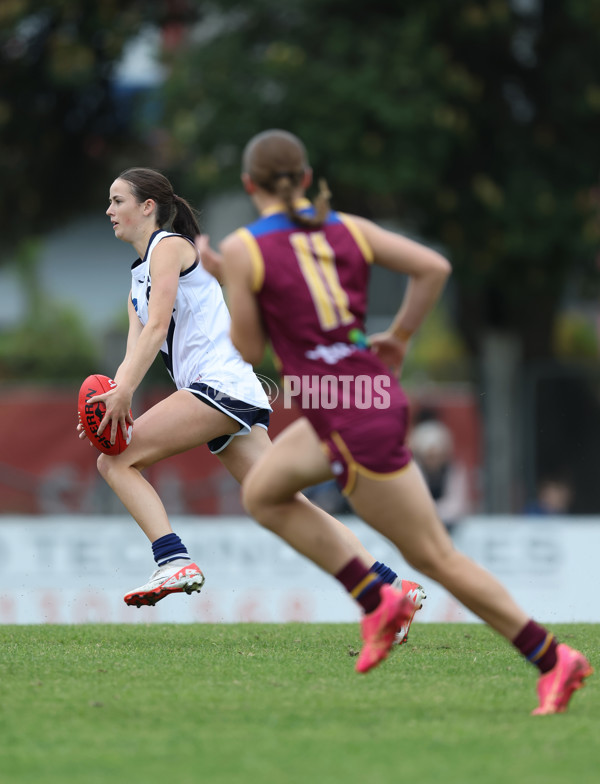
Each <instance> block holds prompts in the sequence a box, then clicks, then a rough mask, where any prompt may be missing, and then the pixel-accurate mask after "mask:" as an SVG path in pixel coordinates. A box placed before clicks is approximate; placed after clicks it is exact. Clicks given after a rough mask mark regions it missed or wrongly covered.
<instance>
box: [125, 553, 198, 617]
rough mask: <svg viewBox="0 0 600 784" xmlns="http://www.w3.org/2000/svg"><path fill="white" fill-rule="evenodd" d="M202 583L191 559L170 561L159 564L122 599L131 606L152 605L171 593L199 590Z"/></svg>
mask: <svg viewBox="0 0 600 784" xmlns="http://www.w3.org/2000/svg"><path fill="white" fill-rule="evenodd" d="M203 585H204V575H203V574H202V572H201V571H200V568H199V567H198V566H197V565H196V564H195V563H193V561H187V560H186V561H183V560H181V559H179V560H177V561H171V562H169V563H167V564H165V565H164V566H160V567H159V568H158V569H157V570H156V571H155V572H154V573H153V574H152V576H151V577H150V579H149V580H148V582H147V583H146V584H145V585H142V586H140V587H139V588H135V590H133V591H130V592H129V593H127V594H125V596H124V597H123V601H124V602H125V604H129V605H131V606H132V607H141V606H142V605H147V606H150V607H153V606H154V605H155V604H156V602H160V600H161V599H164V598H165V596H168V595H169V594H171V593H184V592H185V593H187V594H191V593H193V592H194V591H200V589H201V588H202V586H203Z"/></svg>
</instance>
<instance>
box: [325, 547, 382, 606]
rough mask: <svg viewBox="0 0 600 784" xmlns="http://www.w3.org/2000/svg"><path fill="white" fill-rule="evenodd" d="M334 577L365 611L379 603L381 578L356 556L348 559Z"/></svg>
mask: <svg viewBox="0 0 600 784" xmlns="http://www.w3.org/2000/svg"><path fill="white" fill-rule="evenodd" d="M335 577H336V579H337V580H339V581H340V582H341V584H342V585H343V586H344V588H345V589H346V590H347V591H348V593H349V594H350V595H351V596H352V597H353V598H354V599H356V601H357V602H358V603H359V604H360V606H361V607H362V608H363V610H364V611H365V612H366V613H369V612H373V610H374V609H375V608H376V607H377V606H378V605H379V602H380V601H381V598H380V596H379V591H380V589H381V586H382V585H383V580H382V579H381V577H380V575H378V574H377V572H374V571H373V570H372V569H367V567H366V566H365V565H364V564H363V563H362V561H360V560H359V559H358V558H353V559H352V560H351V561H349V562H348V563H347V564H346V566H344V568H343V569H341V570H340V571H339V572H338V573H337V574H336V575H335Z"/></svg>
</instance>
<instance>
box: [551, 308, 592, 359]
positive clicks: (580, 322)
mask: <svg viewBox="0 0 600 784" xmlns="http://www.w3.org/2000/svg"><path fill="white" fill-rule="evenodd" d="M553 340H554V348H555V353H556V356H557V357H559V358H562V359H582V360H596V361H597V360H598V355H599V353H600V352H599V350H598V349H599V346H598V325H597V324H596V323H594V320H593V319H592V318H590V317H589V316H586V315H585V314H584V313H578V312H573V311H564V312H563V313H561V314H560V315H559V317H558V318H557V320H556V324H555V328H554V335H553Z"/></svg>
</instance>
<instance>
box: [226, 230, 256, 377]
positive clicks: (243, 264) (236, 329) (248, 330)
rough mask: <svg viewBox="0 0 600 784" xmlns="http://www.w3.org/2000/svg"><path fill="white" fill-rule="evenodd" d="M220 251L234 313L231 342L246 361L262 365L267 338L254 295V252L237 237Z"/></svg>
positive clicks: (232, 313) (232, 238) (233, 237)
mask: <svg viewBox="0 0 600 784" xmlns="http://www.w3.org/2000/svg"><path fill="white" fill-rule="evenodd" d="M220 250H221V256H222V260H223V261H222V267H223V279H224V282H225V289H226V291H227V304H228V306H229V311H230V313H231V341H232V343H233V345H234V346H235V347H236V348H237V350H238V351H239V352H240V354H241V355H242V357H243V358H244V359H245V360H246V362H249V363H250V364H251V365H258V364H259V363H260V362H261V360H262V358H263V356H264V353H265V348H266V344H267V335H266V332H265V329H264V326H263V322H262V318H261V315H260V308H259V305H258V302H257V299H256V296H255V293H254V288H253V270H252V261H251V258H250V253H249V251H248V248H247V247H246V245H245V244H244V242H243V240H242V239H241V238H240V237H239V236H238V235H236V234H230V235H229V237H226V238H225V239H224V240H223V242H222V243H221V245H220Z"/></svg>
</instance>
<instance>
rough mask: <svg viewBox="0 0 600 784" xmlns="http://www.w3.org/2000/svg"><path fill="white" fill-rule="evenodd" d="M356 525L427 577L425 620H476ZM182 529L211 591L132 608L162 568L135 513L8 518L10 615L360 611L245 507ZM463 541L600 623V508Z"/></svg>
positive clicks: (208, 618)
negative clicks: (128, 596)
mask: <svg viewBox="0 0 600 784" xmlns="http://www.w3.org/2000/svg"><path fill="white" fill-rule="evenodd" d="M348 524H349V526H350V527H351V528H352V529H353V530H354V531H355V532H356V533H357V535H358V536H359V537H360V539H361V540H362V541H363V543H364V544H365V546H366V547H367V548H368V549H369V550H370V552H371V553H373V555H374V556H375V557H376V558H378V559H379V560H380V561H385V562H386V563H387V564H388V565H389V566H391V567H392V568H394V569H395V570H396V571H397V572H398V573H399V574H400V575H401V576H402V577H407V578H409V579H414V580H419V581H421V582H422V583H423V585H424V586H425V587H426V590H427V594H428V598H427V601H426V602H425V605H424V607H423V610H422V611H421V612H420V613H419V615H418V616H417V618H418V620H419V621H425V622H427V621H471V620H476V619H475V618H474V616H472V615H471V614H470V613H468V612H467V611H465V610H464V609H463V608H462V607H461V605H459V604H458V603H457V602H456V601H455V600H454V599H453V598H452V597H451V596H449V595H448V593H447V592H446V591H444V590H443V589H442V588H441V587H439V586H437V585H435V584H433V583H431V582H430V581H429V580H427V579H426V578H425V577H423V576H422V575H419V574H418V573H417V572H415V571H414V570H412V569H411V568H409V567H408V566H407V565H406V563H405V562H404V561H403V560H402V558H401V557H400V556H399V555H398V553H397V551H396V549H395V548H394V547H392V546H391V545H390V543H389V542H388V541H387V540H385V539H384V538H383V537H381V536H380V535H379V534H377V533H376V532H374V531H373V530H372V529H370V528H368V527H367V526H366V525H364V524H363V523H362V522H360V521H358V520H356V519H354V518H348ZM172 525H173V528H174V530H175V531H176V532H177V533H178V534H179V535H180V536H181V538H182V539H183V541H184V542H185V543H186V545H187V547H188V549H189V551H190V554H191V555H192V557H193V558H194V559H195V560H196V561H197V562H198V564H199V565H200V568H201V569H202V570H203V571H204V573H205V575H206V583H205V586H204V588H203V589H202V593H201V594H199V595H198V594H193V595H192V596H187V595H185V594H181V595H177V596H173V597H169V598H167V599H165V600H163V601H162V602H160V604H158V605H157V606H156V607H153V608H149V607H144V608H141V609H137V608H132V607H127V606H126V605H125V604H124V602H123V594H125V593H126V592H127V591H129V590H131V589H133V588H135V587H136V586H138V585H141V584H142V583H144V582H145V581H146V579H147V577H148V576H149V575H150V573H151V572H152V570H153V568H154V562H153V560H152V556H151V549H150V545H149V543H148V542H147V540H146V538H145V536H144V535H143V534H142V533H141V531H140V530H139V529H138V527H137V526H136V525H135V523H134V522H133V521H132V520H131V519H130V518H129V517H108V518H107V517H80V518H79V517H77V518H76V517H68V516H64V517H63V516H61V517H17V516H15V517H11V516H5V517H0V559H1V560H0V563H1V568H0V623H2V624H13V623H14V624H38V623H67V624H76V623H92V622H108V623H140V622H142V623H151V622H163V623H165V622H166V623H189V622H219V623H220V622H223V623H228V622H238V621H264V622H285V621H313V622H314V621H325V622H342V621H355V620H357V619H358V617H359V616H358V611H357V609H356V607H355V605H354V603H353V602H352V601H351V600H350V598H349V597H348V596H347V594H346V593H345V591H344V590H343V589H342V588H341V586H340V585H339V584H338V582H337V581H336V580H334V579H333V578H332V577H330V576H329V575H326V574H324V573H323V572H321V571H320V570H319V569H318V568H317V567H315V566H314V565H313V564H312V563H310V562H309V561H307V560H306V559H304V558H303V557H301V556H299V555H297V554H296V553H295V552H294V551H293V550H291V549H290V548H289V547H288V546H287V545H286V544H284V543H283V542H281V541H280V540H279V539H278V538H277V537H275V536H274V535H273V534H271V533H269V532H267V531H264V530H262V529H261V528H260V527H259V526H258V525H257V524H255V523H254V522H252V521H251V520H249V519H247V518H244V517H214V518H205V517H200V518H190V517H182V518H174V519H173V520H172ZM454 540H455V543H456V546H457V547H458V549H460V550H462V551H463V552H464V553H466V554H467V555H470V556H472V557H473V558H474V559H475V560H477V561H478V562H479V563H480V564H481V565H482V566H484V567H485V568H487V569H488V570H489V571H490V572H492V573H493V574H495V575H496V576H497V577H498V578H500V580H501V581H502V582H503V583H504V584H505V585H506V587H507V588H508V589H509V590H510V591H511V593H512V594H513V596H514V597H515V598H516V599H517V601H518V602H519V603H520V604H521V605H522V606H523V607H524V609H526V610H527V612H528V613H530V614H531V615H532V616H533V617H535V618H536V619H537V620H539V621H542V622H571V621H584V622H596V623H597V622H600V585H599V583H598V580H597V578H596V566H597V559H598V556H599V555H600V519H598V518H573V517H569V518H543V517H540V518H531V517H528V518H515V517H506V518H504V517H479V518H471V519H470V520H469V521H467V522H465V523H464V524H463V525H461V526H460V527H459V528H458V529H457V530H456V531H455V533H454Z"/></svg>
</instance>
